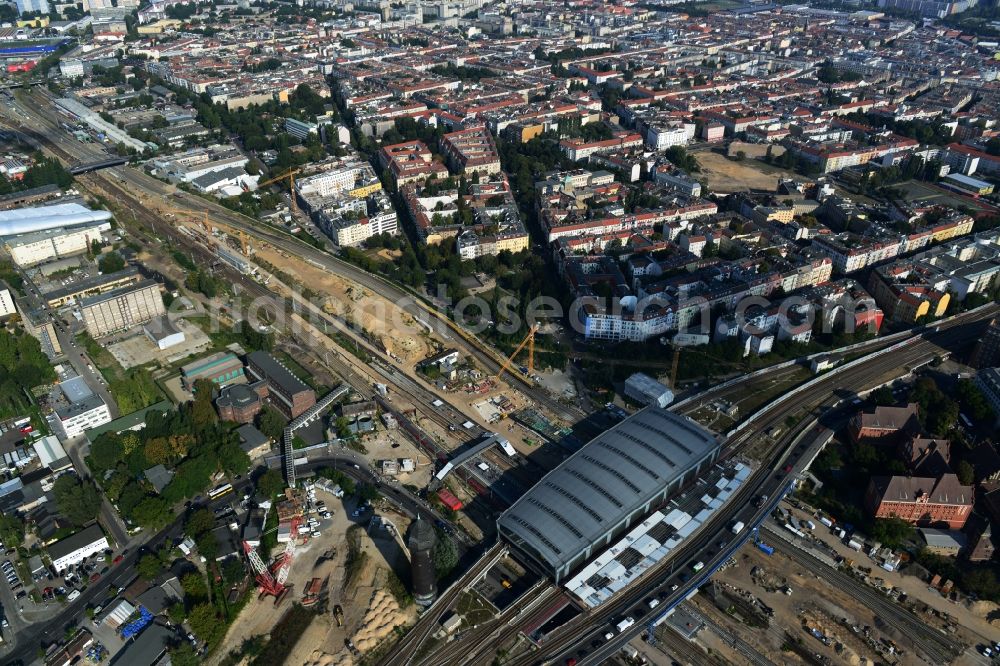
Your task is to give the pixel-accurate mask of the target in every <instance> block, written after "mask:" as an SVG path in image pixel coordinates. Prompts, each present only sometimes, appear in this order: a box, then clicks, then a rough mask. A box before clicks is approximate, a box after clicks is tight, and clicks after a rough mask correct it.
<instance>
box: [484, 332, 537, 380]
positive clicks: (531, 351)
mask: <svg viewBox="0 0 1000 666" xmlns="http://www.w3.org/2000/svg"><path fill="white" fill-rule="evenodd" d="M537 332H538V324H535V325H533V326H532V327H531V330H529V331H528V334H527V335H526V336H524V340H521V344H519V345H518V346H517V349H515V350H514V353H513V354H511V355H510V356H508V357H507V360H506V361H504V363H503V365H501V366H500V369H499V370H497V374H496V375H495V376H494V377H493V378H494V379H500V376H501V375H503V373H504V371H505V370H506V371H508V372H509V371H510V368H511V366H512V365H513V364H514V359H515V358H516V357H517V355H518V354H520V353H521V350H522V349H524V346H525V345H527V346H528V365H527V368H528V371H527V373H525V374H527V375H529V376H530V375H532V374H534V372H535V333H537Z"/></svg>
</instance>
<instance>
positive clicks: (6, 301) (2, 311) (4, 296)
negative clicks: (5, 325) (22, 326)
mask: <svg viewBox="0 0 1000 666" xmlns="http://www.w3.org/2000/svg"><path fill="white" fill-rule="evenodd" d="M12 314H17V308H16V307H15V306H14V299H13V297H11V295H10V289H0V317H8V316H10V315H12Z"/></svg>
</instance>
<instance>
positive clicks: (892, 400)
mask: <svg viewBox="0 0 1000 666" xmlns="http://www.w3.org/2000/svg"><path fill="white" fill-rule="evenodd" d="M872 399H873V400H874V401H875V404H876V405H880V406H882V407H887V406H889V405H894V404H896V397H895V396H894V395H893V394H892V389H891V388H889V387H888V386H881V387H879V388H878V389H876V390H875V391H873V392H872Z"/></svg>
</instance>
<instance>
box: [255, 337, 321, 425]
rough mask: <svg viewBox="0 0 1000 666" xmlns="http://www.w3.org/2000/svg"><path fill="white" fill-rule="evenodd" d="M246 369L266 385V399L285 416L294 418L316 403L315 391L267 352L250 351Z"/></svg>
mask: <svg viewBox="0 0 1000 666" xmlns="http://www.w3.org/2000/svg"><path fill="white" fill-rule="evenodd" d="M247 369H248V370H249V371H250V375H252V376H253V378H254V379H255V380H257V381H261V382H264V383H265V384H266V385H267V390H268V394H267V397H268V399H269V400H270V401H271V404H273V405H274V406H275V407H277V408H278V409H279V410H280V411H281V412H282V413H283V414H284V415H285V416H286V417H288V418H290V419H294V418H296V417H297V416H299V415H300V414H302V412H304V411H306V410H307V409H309V408H310V407H312V406H313V405H315V404H316V392H315V391H313V390H312V389H311V388H309V387H308V386H306V384H305V382H303V381H302V380H301V379H299V378H298V377H296V376H295V375H294V374H292V371H291V370H289V369H288V368H286V367H285V366H284V365H283V364H282V363H281V362H280V361H278V359H276V358H274V357H273V356H271V355H270V354H268V353H267V352H262V351H253V352H250V354H249V355H248V356H247Z"/></svg>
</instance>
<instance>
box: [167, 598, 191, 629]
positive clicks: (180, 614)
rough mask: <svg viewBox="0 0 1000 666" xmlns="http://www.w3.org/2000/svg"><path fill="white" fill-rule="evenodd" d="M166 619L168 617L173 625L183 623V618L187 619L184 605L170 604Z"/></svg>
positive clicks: (178, 603)
mask: <svg viewBox="0 0 1000 666" xmlns="http://www.w3.org/2000/svg"><path fill="white" fill-rule="evenodd" d="M167 617H169V618H170V621H171V622H173V623H174V624H180V623H181V622H183V621H184V618H185V617H187V613H186V612H185V611H184V604H182V603H180V602H177V603H174V604H170V607H169V608H167Z"/></svg>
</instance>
